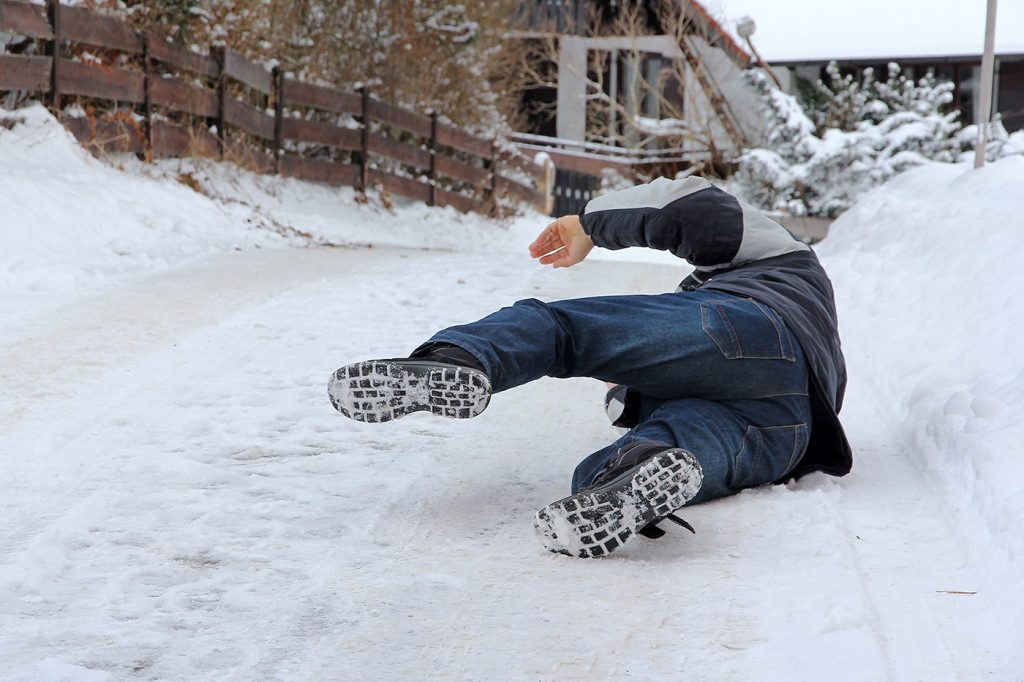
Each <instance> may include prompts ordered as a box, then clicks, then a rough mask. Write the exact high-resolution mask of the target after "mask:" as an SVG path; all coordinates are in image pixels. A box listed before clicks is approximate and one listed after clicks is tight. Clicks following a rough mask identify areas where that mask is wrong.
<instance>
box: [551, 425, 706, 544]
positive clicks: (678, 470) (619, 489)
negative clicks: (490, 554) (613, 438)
mask: <svg viewBox="0 0 1024 682" xmlns="http://www.w3.org/2000/svg"><path fill="white" fill-rule="evenodd" d="M702 480H703V472H702V470H701V467H700V463H699V462H698V461H697V459H696V458H695V457H694V456H693V455H691V454H690V453H689V452H687V451H686V450H683V449H682V448H670V447H667V446H665V445H661V444H659V443H653V442H650V441H639V442H637V443H634V444H631V445H630V446H628V447H625V448H622V452H621V453H620V455H619V457H618V458H617V459H616V460H615V461H614V462H613V465H612V467H611V468H610V469H609V470H608V471H607V472H605V473H604V474H602V475H601V476H600V477H598V479H597V480H595V481H594V483H592V484H591V485H590V486H588V487H587V488H584V489H583V490H580V491H579V492H577V493H576V494H574V495H570V496H569V497H566V498H563V499H561V500H558V501H557V502H552V503H551V504H549V505H548V506H546V507H544V508H543V509H541V510H540V511H538V512H537V515H536V517H535V518H534V522H533V527H534V529H535V530H536V531H537V535H538V536H539V537H540V541H541V544H543V545H544V547H546V548H547V549H548V550H550V551H552V552H558V553H560V554H567V555H569V556H578V557H583V558H587V557H599V556H604V555H605V554H609V553H610V552H612V551H614V550H616V549H618V548H619V547H620V546H622V544H623V543H625V542H626V541H628V540H629V539H630V538H632V537H633V536H634V535H636V534H638V533H639V534H643V535H647V536H649V537H657V536H658V535H660V534H663V532H661V531H657V532H653V531H652V530H651V529H653V528H654V526H653V525H652V524H655V523H657V522H658V521H660V520H661V519H663V518H666V517H668V518H671V519H672V520H674V521H676V522H677V523H680V524H681V525H684V526H686V527H687V528H689V530H690V531H693V528H691V527H690V526H689V524H687V523H686V522H685V521H682V520H681V519H679V520H676V518H675V517H674V516H673V515H672V512H674V511H675V510H677V509H679V508H680V507H682V506H683V505H684V504H686V503H687V502H689V501H690V500H691V499H693V497H694V495H696V494H697V491H698V490H700V484H701V481H702Z"/></svg>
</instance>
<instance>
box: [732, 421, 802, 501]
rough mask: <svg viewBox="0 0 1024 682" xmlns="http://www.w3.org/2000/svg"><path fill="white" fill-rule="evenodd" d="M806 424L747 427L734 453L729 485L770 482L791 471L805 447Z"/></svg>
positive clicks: (740, 485)
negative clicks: (741, 442) (734, 457)
mask: <svg viewBox="0 0 1024 682" xmlns="http://www.w3.org/2000/svg"><path fill="white" fill-rule="evenodd" d="M808 436H809V431H808V428H807V424H792V425H788V426H767V427H764V428H758V427H756V426H748V427H747V432H746V433H745V434H744V435H743V445H742V447H741V448H740V451H739V452H738V453H736V461H735V466H734V468H733V476H732V487H733V488H737V489H738V488H751V487H753V486H757V485H764V484H765V483H774V482H775V481H778V480H779V479H781V478H782V477H783V476H785V475H786V474H787V473H789V472H790V471H792V470H793V467H795V466H796V465H797V463H798V462H799V461H800V458H801V457H803V454H804V451H805V450H806V449H807V441H808Z"/></svg>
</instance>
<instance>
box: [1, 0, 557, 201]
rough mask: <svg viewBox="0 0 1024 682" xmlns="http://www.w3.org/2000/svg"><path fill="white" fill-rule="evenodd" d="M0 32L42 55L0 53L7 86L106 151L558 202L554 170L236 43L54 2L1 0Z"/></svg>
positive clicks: (423, 193)
mask: <svg viewBox="0 0 1024 682" xmlns="http://www.w3.org/2000/svg"><path fill="white" fill-rule="evenodd" d="M0 32H5V33H8V34H13V35H15V36H22V37H23V38H25V39H27V41H28V42H26V41H22V42H21V43H20V45H21V46H25V45H34V51H35V52H36V53H37V55H38V54H41V55H44V56H37V55H25V54H9V53H0V91H26V92H29V93H40V94H42V95H43V96H44V97H45V99H46V101H47V103H48V104H49V105H50V107H51V108H52V109H53V110H54V111H55V112H57V113H58V115H60V117H61V120H62V122H63V123H64V125H65V126H67V128H68V129H69V130H70V131H71V132H72V133H73V134H74V135H75V136H76V137H77V138H78V139H79V140H81V141H82V142H83V143H85V144H87V145H90V146H91V147H92V148H93V149H95V150H97V151H108V152H134V153H136V154H139V155H144V156H145V157H146V158H159V157H182V156H188V155H204V156H220V157H221V158H227V159H231V160H234V161H236V162H238V163H239V164H241V165H244V166H246V167H248V168H251V169H254V170H258V171H260V172H264V173H279V174H281V175H282V176H288V177H294V178H300V179H303V180H312V181H317V182H324V183H330V184H334V185H349V186H352V187H355V188H356V189H358V190H363V191H365V190H366V189H369V188H374V187H376V188H379V189H383V190H386V191H388V192H390V193H392V194H396V195H401V196H404V197H408V198H411V199H415V200H419V201H422V202H425V203H427V204H429V205H432V206H433V205H436V206H453V207H455V208H456V209H458V210H460V211H463V212H466V211H478V212H493V211H495V210H496V207H497V206H498V205H499V204H504V203H508V202H511V201H521V202H526V203H529V204H531V205H533V206H535V207H537V208H539V209H541V210H543V211H545V212H547V211H549V210H550V205H549V194H550V190H549V185H550V184H551V181H550V180H549V177H550V176H551V175H552V174H551V173H549V172H548V171H547V169H545V168H543V167H539V166H537V165H535V164H534V163H532V161H530V160H529V158H528V157H526V156H524V155H522V154H520V153H517V152H505V151H502V150H500V149H499V147H498V145H497V144H495V143H494V141H492V140H487V139H480V138H478V137H475V136H473V135H471V134H469V133H466V132H465V131H463V130H460V129H458V128H455V127H453V126H450V125H447V124H445V123H443V122H441V121H439V120H438V117H437V114H436V113H435V114H433V115H423V114H420V113H416V112H412V111H408V110H405V109H402V108H400V107H397V106H394V105H392V104H388V103H387V102H383V101H381V100H379V99H377V98H375V97H373V96H372V94H371V93H370V92H369V91H368V90H366V89H361V90H359V91H357V92H344V91H340V90H335V89H333V88H327V87H323V86H319V85H313V84H310V83H304V82H301V81H299V80H296V79H294V78H291V77H289V76H288V75H287V74H285V73H284V72H283V71H282V70H280V69H277V68H275V69H274V70H272V71H268V70H266V69H264V68H263V67H261V66H260V65H258V64H256V63H254V62H252V61H249V60H247V59H245V58H244V57H242V56H241V55H239V54H237V53H236V52H233V51H231V50H229V49H223V48H220V49H214V50H211V51H208V54H200V53H197V52H194V51H192V50H190V49H188V48H186V47H184V46H182V45H176V44H173V43H171V42H168V41H167V40H166V39H165V38H163V37H162V36H160V35H158V34H156V33H153V32H139V31H136V30H134V29H132V28H131V27H129V26H128V25H127V24H126V23H125V22H123V21H121V20H120V19H117V18H114V17H110V16H105V15H101V14H98V13H95V12H92V11H88V10H85V9H82V8H79V7H72V6H67V5H61V4H60V3H59V2H56V1H55V0H50V1H49V2H48V3H47V4H46V5H35V4H30V3H27V2H22V1H18V0H0ZM23 51H24V50H23ZM30 51H31V50H30ZM69 105H70V106H69ZM75 105H77V106H75Z"/></svg>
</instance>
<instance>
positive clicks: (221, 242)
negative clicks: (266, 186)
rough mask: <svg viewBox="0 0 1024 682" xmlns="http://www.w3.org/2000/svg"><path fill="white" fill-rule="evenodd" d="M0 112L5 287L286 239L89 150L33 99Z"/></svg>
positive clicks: (39, 289)
mask: <svg viewBox="0 0 1024 682" xmlns="http://www.w3.org/2000/svg"><path fill="white" fill-rule="evenodd" d="M0 119H4V120H5V121H6V125H5V126H4V127H0V226H2V227H0V240H2V248H0V290H2V291H3V292H4V293H5V294H11V295H30V294H33V293H53V292H70V291H75V290H79V291H87V290H89V289H91V288H93V287H95V286H97V285H99V284H100V283H101V282H103V281H104V280H107V279H109V278H111V277H116V276H118V275H124V274H128V273H133V272H139V271H152V270H154V269H159V268H162V267H166V266H169V265H172V264H175V263H179V262H181V261H183V260H185V259H188V258H191V257H195V256H197V255H200V254H204V253H210V252H213V251H223V250H226V249H232V248H241V247H246V246H270V245H275V244H278V243H280V242H282V241H283V239H282V237H281V236H280V235H278V234H275V233H272V232H268V231H266V230H257V229H253V228H252V227H251V225H249V224H248V223H247V222H246V221H245V220H238V219H237V218H238V216H233V215H231V214H230V212H229V211H226V210H225V209H224V207H223V206H221V205H218V204H217V203H215V202H213V201H210V200H209V199H207V198H206V197H203V196H202V195H200V194H197V193H196V192H195V191H194V190H192V189H191V188H189V187H188V186H186V185H184V184H181V183H178V182H171V183H168V182H154V181H152V180H150V179H147V178H143V177H138V176H136V175H132V174H128V173H123V172H121V171H120V170H118V169H116V168H114V167H112V166H111V165H109V164H106V163H103V162H101V161H99V160H97V159H95V158H93V157H92V156H90V155H89V154H88V153H87V152H86V151H85V150H83V149H82V148H81V147H80V146H79V145H78V143H77V142H76V141H75V139H74V138H73V137H72V136H71V134H70V133H68V132H67V131H66V130H65V129H64V128H63V127H62V126H61V125H60V124H58V123H57V122H56V120H54V118H53V117H52V116H51V115H50V114H49V113H48V112H47V111H46V109H44V108H43V107H42V106H40V105H34V106H30V107H27V108H24V109H19V110H18V111H16V112H6V111H3V110H0ZM7 126H9V127H7Z"/></svg>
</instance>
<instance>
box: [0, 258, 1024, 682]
mask: <svg viewBox="0 0 1024 682" xmlns="http://www.w3.org/2000/svg"><path fill="white" fill-rule="evenodd" d="M678 279H679V271H678V270H677V269H675V268H672V267H667V266H654V265H651V264H628V263H608V262H592V263H591V262H588V263H584V264H582V265H581V266H578V267H577V268H573V269H572V270H562V271H546V270H539V269H537V268H536V266H534V265H533V264H532V263H530V262H528V260H527V259H526V258H525V256H524V257H518V256H506V257H501V256H495V255H486V254H444V253H428V252H416V251H399V250H380V249H375V250H327V249H322V250H308V251H294V250H281V251H249V252H238V253H230V254H225V255H221V256H217V257H215V258H211V259H209V260H208V261H207V262H206V263H205V265H202V266H199V265H197V266H191V267H189V268H186V269H179V270H176V271H172V272H169V273H166V274H163V275H160V276H157V277H155V278H153V279H151V280H148V281H145V282H142V283H138V284H135V285H132V286H130V287H128V288H126V289H123V290H121V291H120V292H118V293H116V294H108V295H106V296H104V297H102V298H98V299H97V300H94V301H90V300H85V301H83V302H81V303H80V304H79V305H77V306H76V307H75V308H74V309H72V310H67V311H61V312H60V313H59V314H58V313H54V314H47V315H46V316H45V317H44V318H42V319H37V320H35V321H33V322H32V323H31V324H26V325H23V326H21V327H19V328H18V329H17V330H7V331H5V333H4V335H3V340H2V346H0V367H2V368H3V370H2V372H3V373H2V375H0V392H2V394H3V395H4V397H5V400H4V404H3V405H2V406H0V419H2V422H0V423H2V425H3V428H2V431H0V472H2V477H3V478H2V480H3V484H2V489H3V491H4V495H3V497H2V498H0V514H2V515H3V518H4V519H5V520H6V523H5V524H4V526H3V532H2V534H0V678H2V679H14V680H35V679H76V680H78V679H239V680H242V679H360V678H365V679H396V680H401V679H424V678H441V679H444V678H448V679H515V680H517V679H530V680H533V679H557V680H561V679H602V678H622V677H630V676H634V677H636V678H638V679H680V678H686V679H714V680H748V679H759V680H793V679H800V680H819V679H830V680H865V679H871V680H885V679H889V680H907V679H985V678H986V677H991V679H1010V677H1008V675H1013V674H1016V673H1018V672H1019V670H1020V667H1019V666H1018V665H1017V664H1018V663H1019V662H1020V660H1019V657H1018V659H1017V660H1016V661H1014V660H1011V659H1010V657H1009V654H1010V652H1009V650H1005V649H995V650H990V649H989V648H987V646H988V645H987V639H988V638H987V636H986V635H987V632H988V630H989V629H991V625H990V624H989V625H986V624H985V623H986V619H988V618H990V617H991V615H992V612H991V611H990V610H988V611H987V610H986V608H991V607H992V604H993V602H992V601H991V599H988V600H983V599H981V598H979V596H980V595H983V594H985V591H986V589H987V588H988V587H990V586H989V585H986V584H984V580H985V579H984V578H983V577H981V576H977V575H974V574H972V573H971V572H970V571H969V570H968V569H967V568H966V562H965V561H964V559H963V549H962V548H961V547H960V546H958V544H957V541H956V538H955V535H954V534H953V533H951V532H950V529H949V527H948V523H949V522H948V520H947V519H946V518H944V516H943V512H942V509H941V507H940V505H939V503H938V502H937V501H936V499H935V496H934V493H933V492H932V491H930V490H929V489H927V488H926V486H925V485H924V484H923V483H922V482H921V480H920V476H919V472H918V471H916V470H915V469H914V468H913V467H912V466H911V465H910V464H909V463H908V458H907V457H906V456H905V453H904V452H902V451H901V450H900V446H899V444H898V440H897V439H895V438H893V437H891V433H892V428H891V426H890V425H889V424H887V421H886V419H887V417H886V415H884V414H878V411H879V410H878V409H877V408H876V407H874V406H875V405H876V403H874V402H873V401H872V398H871V395H870V393H871V390H872V386H871V383H870V381H864V380H862V379H861V378H860V377H858V378H857V381H856V382H854V383H853V384H851V395H850V398H849V400H848V410H847V412H846V413H844V416H845V418H846V423H847V426H848V429H849V431H850V433H851V439H852V440H854V442H855V447H856V450H857V451H858V453H859V457H858V461H857V468H856V469H855V472H854V474H853V475H851V476H850V477H848V478H845V479H839V480H837V479H830V478H827V477H824V476H821V475H814V476H811V477H808V478H806V479H804V480H802V481H800V482H799V483H796V484H792V485H790V486H787V487H779V486H775V487H769V488H763V489H759V490H755V491H748V492H745V493H743V494H741V495H739V496H737V497H734V498H731V499H726V500H720V501H717V502H714V503H711V504H706V505H702V506H698V507H695V508H693V509H688V510H686V513H685V518H687V520H689V521H690V522H691V523H692V524H693V525H694V526H695V527H696V529H697V535H696V536H691V535H690V534H689V533H687V532H685V531H674V530H672V529H669V533H670V535H669V537H666V538H664V539H662V540H660V541H648V540H644V539H637V540H636V541H634V542H632V543H630V544H629V545H627V546H626V547H625V548H623V549H622V550H620V551H618V552H617V553H616V554H615V555H613V556H612V557H610V558H609V559H606V560H594V561H583V560H577V559H570V558H567V557H563V556H558V555H553V554H549V553H547V552H545V551H544V550H543V549H542V548H541V547H540V545H539V544H538V542H537V541H536V539H535V537H534V536H533V531H532V528H531V518H532V515H533V512H534V511H535V510H536V509H537V508H539V507H541V506H543V505H544V504H546V503H548V502H550V501H552V500H554V499H556V498H558V497H560V496H562V495H564V494H565V492H566V491H567V488H568V483H569V479H570V476H571V473H572V469H573V467H574V466H575V464H576V463H577V461H578V460H579V459H580V458H581V457H583V456H584V455H586V454H588V453H590V452H592V451H593V450H595V449H597V448H599V447H601V446H602V445H604V444H605V443H607V442H608V441H609V440H611V439H613V438H615V437H616V433H615V431H614V429H612V428H611V427H610V426H609V425H607V423H606V422H605V420H604V415H603V409H602V404H601V399H602V396H603V390H604V389H603V386H602V385H601V384H600V383H598V382H595V381H591V380H586V379H574V380H565V381H555V380H543V381H539V382H535V383H533V384H530V385H528V386H525V387H521V388H518V389H515V390H513V391H509V392H507V393H504V394H500V395H498V396H495V398H494V400H493V401H492V403H491V406H490V407H489V408H488V410H487V412H486V413H485V414H483V415H482V416H481V417H480V418H478V419H475V420H471V421H466V422H458V421H449V420H442V419H437V418H432V417H430V416H429V415H411V416H409V417H406V418H404V419H402V420H400V421H398V422H394V423H390V424H383V425H376V424H373V425H368V424H360V423H356V422H352V421H349V420H346V419H344V418H343V417H341V416H340V415H338V414H337V413H335V412H334V410H333V409H332V408H331V406H330V404H329V403H328V401H327V397H326V392H325V384H326V380H327V377H328V375H329V373H330V372H331V371H332V370H333V369H335V368H336V367H337V366H339V365H341V364H344V363H347V362H352V361H355V360H359V359H364V358H371V357H390V356H395V355H403V354H405V353H407V352H408V351H409V350H411V349H412V348H413V347H415V346H416V345H417V344H418V343H420V342H421V341H422V340H424V339H425V338H426V337H427V336H429V335H430V333H432V332H433V331H434V330H436V329H437V328H439V327H442V326H446V325H449V324H453V323H458V322H464V321H467V320H470V319H475V318H477V317H479V316H481V315H483V314H485V313H487V312H490V311H491V310H493V309H495V308H496V307H498V306H500V305H506V304H509V303H511V302H512V301H514V300H515V299H517V298H523V297H528V296H535V297H539V298H544V299H555V298H561V297H566V296H583V295H602V294H609V293H631V292H659V291H665V290H670V289H671V288H672V287H673V286H674V285H675V283H676V282H677V281H678ZM971 592H979V595H971V594H961V593H971Z"/></svg>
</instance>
